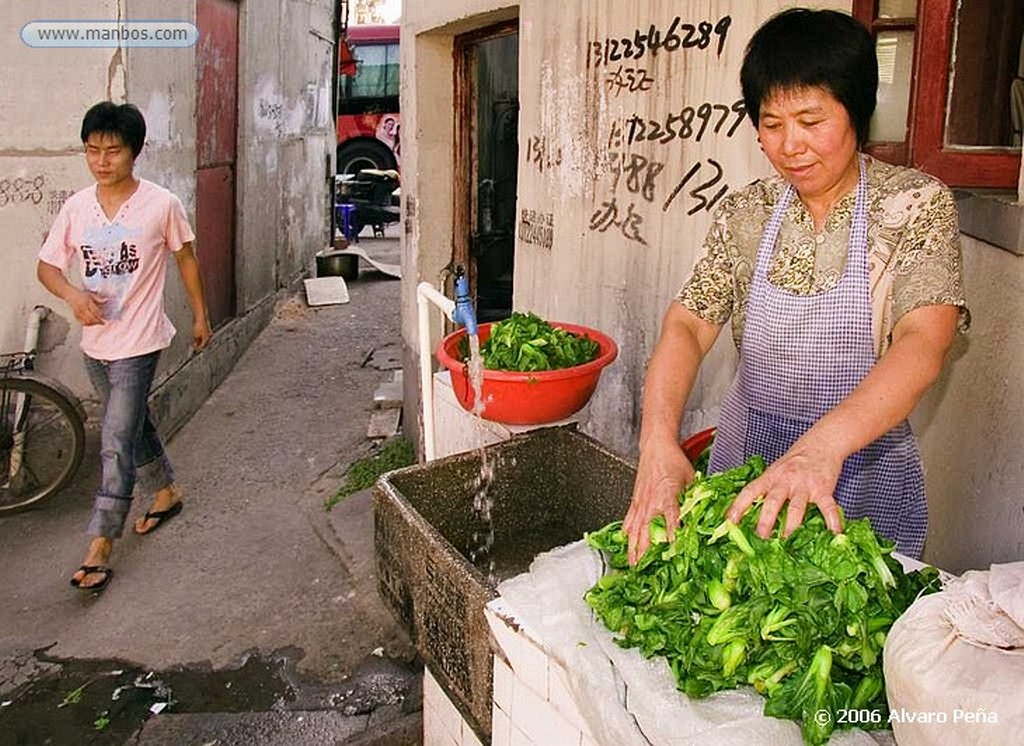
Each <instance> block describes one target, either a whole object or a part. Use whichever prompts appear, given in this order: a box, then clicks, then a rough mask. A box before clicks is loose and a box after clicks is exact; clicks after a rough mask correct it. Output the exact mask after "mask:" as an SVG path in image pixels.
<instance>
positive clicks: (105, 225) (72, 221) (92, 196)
mask: <svg viewBox="0 0 1024 746" xmlns="http://www.w3.org/2000/svg"><path fill="white" fill-rule="evenodd" d="M194 239H195V235H194V234H193V233H192V227H191V226H190V225H189V222H188V217H187V216H186V215H185V208H184V207H183V206H182V204H181V200H179V199H178V198H177V197H176V196H175V195H173V194H171V192H169V191H167V190H166V189H164V188H163V187H161V186H158V185H157V184H154V183H153V182H151V181H146V180H145V179H140V180H139V187H138V189H136V190H135V193H134V194H133V195H132V196H131V197H129V198H128V199H127V200H126V201H125V203H124V204H123V205H121V209H120V210H119V211H118V213H117V215H115V216H114V219H113V220H108V219H107V217H106V215H104V214H103V208H101V207H100V203H99V201H98V200H97V199H96V185H95V184H93V185H92V186H91V187H86V188H85V189H82V190H81V191H79V192H75V194H73V195H72V196H71V197H69V198H68V200H67V202H65V203H64V206H63V207H62V208H61V210H60V213H59V214H58V215H57V219H56V220H55V221H54V223H53V227H52V228H51V229H50V232H49V234H48V235H47V236H46V240H45V241H44V242H43V246H42V248H41V249H40V250H39V258H40V259H41V260H42V261H44V262H46V263H47V264H52V265H53V266H55V267H58V268H60V269H61V270H62V271H63V272H65V273H67V272H68V271H69V270H70V269H71V265H72V260H73V258H74V257H77V258H78V266H79V269H80V271H81V275H82V282H83V285H84V287H85V289H86V290H89V291H91V292H94V293H99V294H100V295H102V296H103V297H104V298H105V299H106V302H105V303H104V304H103V318H104V323H103V324H96V325H93V326H85V327H82V351H83V352H85V354H86V355H88V356H89V357H91V358H95V359H97V360H123V359H124V358H128V357H135V356H136V355H145V354H148V353H150V352H154V351H156V350H162V349H163V348H165V347H167V345H169V344H170V343H171V338H172V337H173V336H174V331H175V330H174V325H173V324H171V320H170V319H169V318H167V314H166V313H165V312H164V280H165V278H166V276H167V257H168V256H169V255H170V252H173V251H178V250H179V249H181V247H182V246H183V245H184V244H186V243H188V242H189V241H193V240H194Z"/></svg>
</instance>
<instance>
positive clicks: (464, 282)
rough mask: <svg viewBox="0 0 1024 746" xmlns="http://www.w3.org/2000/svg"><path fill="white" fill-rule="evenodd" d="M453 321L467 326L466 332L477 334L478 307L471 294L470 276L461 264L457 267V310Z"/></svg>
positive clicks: (453, 315)
mask: <svg viewBox="0 0 1024 746" xmlns="http://www.w3.org/2000/svg"><path fill="white" fill-rule="evenodd" d="M452 321H454V322H455V323H456V324H462V325H463V326H464V327H466V334H472V335H474V336H475V335H476V333H477V327H476V309H475V308H474V307H473V299H472V298H471V297H470V295H469V277H467V276H466V271H465V269H463V267H462V265H461V264H460V265H459V266H458V267H456V268H455V310H454V311H453V312H452Z"/></svg>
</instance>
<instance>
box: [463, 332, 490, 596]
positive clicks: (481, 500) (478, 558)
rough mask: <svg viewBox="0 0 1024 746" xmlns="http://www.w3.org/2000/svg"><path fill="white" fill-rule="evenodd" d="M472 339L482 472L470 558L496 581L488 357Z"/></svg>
mask: <svg viewBox="0 0 1024 746" xmlns="http://www.w3.org/2000/svg"><path fill="white" fill-rule="evenodd" d="M467 338H468V340H469V361H468V371H469V383H470V386H472V388H473V410H472V414H473V416H474V417H476V420H477V428H476V433H477V451H478V452H479V454H480V474H479V476H478V477H477V478H476V480H474V482H473V484H472V485H471V487H472V489H473V518H474V524H475V526H476V529H475V530H474V531H473V544H472V546H471V547H470V548H469V552H468V557H469V561H470V562H472V563H473V565H474V566H475V567H476V568H477V569H479V570H480V571H481V572H483V573H484V574H486V575H487V578H488V580H490V581H492V582H493V581H495V577H494V558H493V557H492V556H491V549H492V547H493V546H494V521H493V519H492V517H491V509H492V508H493V507H494V499H493V498H492V497H491V494H490V489H491V484H492V483H493V482H494V465H493V464H491V463H489V462H488V459H487V449H486V448H485V447H484V445H485V444H484V430H483V427H482V420H483V417H482V415H483V411H484V397H483V385H484V360H483V357H482V356H481V355H480V337H479V335H477V334H467Z"/></svg>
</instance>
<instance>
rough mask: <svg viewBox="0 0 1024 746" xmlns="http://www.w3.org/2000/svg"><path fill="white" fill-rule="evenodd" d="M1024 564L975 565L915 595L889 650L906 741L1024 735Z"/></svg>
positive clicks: (898, 732)
mask: <svg viewBox="0 0 1024 746" xmlns="http://www.w3.org/2000/svg"><path fill="white" fill-rule="evenodd" d="M1022 618H1024V562H1018V563H1013V564H1009V565H993V566H992V567H991V568H990V570H987V571H979V570H972V571H969V572H967V573H964V575H963V576H962V577H960V578H954V579H952V580H949V581H947V582H946V585H945V587H944V589H943V590H942V591H940V592H939V593H934V594H932V595H929V596H924V597H922V598H920V599H918V600H917V601H915V602H914V603H913V604H912V605H911V607H910V608H909V609H907V611H906V612H904V614H903V615H902V616H900V618H899V619H897V620H896V623H895V624H894V625H893V627H892V630H891V631H890V632H889V637H888V639H887V640H886V643H885V648H884V650H883V654H882V655H883V665H884V670H885V685H886V693H887V695H888V698H889V709H890V711H891V713H892V718H893V720H892V726H893V732H894V733H895V736H896V741H897V743H899V744H900V746H930V745H931V744H934V745H935V746H947V744H958V745H959V744H984V745H985V746H998V745H1000V744H1006V745H1007V746H1009V745H1010V744H1013V746H1017V744H1020V743H1021V742H1022V739H1024V696H1022V695H1021V693H1022V692H1024V627H1022V626H1020V623H1019V622H1020V620H1021V619H1022Z"/></svg>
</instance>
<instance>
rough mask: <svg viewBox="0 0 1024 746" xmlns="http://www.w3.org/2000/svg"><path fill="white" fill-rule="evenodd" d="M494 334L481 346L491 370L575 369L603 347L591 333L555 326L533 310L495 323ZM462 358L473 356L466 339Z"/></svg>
mask: <svg viewBox="0 0 1024 746" xmlns="http://www.w3.org/2000/svg"><path fill="white" fill-rule="evenodd" d="M490 333H491V334H490V337H488V338H487V341H485V342H484V343H483V344H482V345H480V356H481V357H482V358H483V362H484V367H485V368H487V369H488V370H509V371H518V372H526V371H538V370H559V369H561V368H572V367H575V366H577V365H583V364H584V363H589V362H590V361H591V360H593V359H594V358H596V357H597V355H598V352H599V351H600V346H599V345H598V343H597V342H596V341H594V340H593V339H591V338H590V337H589V336H587V335H583V336H580V335H578V334H573V333H572V332H570V331H567V330H565V329H562V328H557V327H553V326H552V325H551V324H549V323H548V322H547V321H545V320H544V319H542V318H540V317H539V316H537V315H536V314H533V313H520V312H518V311H517V312H515V313H513V314H512V315H511V316H509V317H508V318H507V319H504V320H502V321H499V322H497V323H495V324H494V325H493V326H491V330H490ZM461 353H462V358H463V360H465V359H467V358H468V357H469V344H468V341H467V340H466V338H465V337H463V339H462V350H461Z"/></svg>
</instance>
